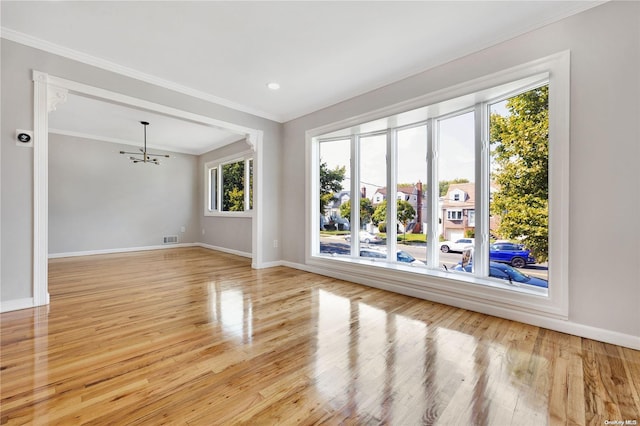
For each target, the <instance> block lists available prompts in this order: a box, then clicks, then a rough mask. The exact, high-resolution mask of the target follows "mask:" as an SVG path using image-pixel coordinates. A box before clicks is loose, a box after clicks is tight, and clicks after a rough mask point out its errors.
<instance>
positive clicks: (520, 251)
mask: <svg viewBox="0 0 640 426" xmlns="http://www.w3.org/2000/svg"><path fill="white" fill-rule="evenodd" d="M489 260H491V261H493V262H502V263H508V264H510V265H511V266H513V267H514V268H524V267H525V266H527V265H528V264H531V263H536V259H535V258H534V257H533V256H532V255H531V252H530V251H529V250H527V249H525V248H524V247H523V246H522V244H516V243H495V244H491V246H490V247H489Z"/></svg>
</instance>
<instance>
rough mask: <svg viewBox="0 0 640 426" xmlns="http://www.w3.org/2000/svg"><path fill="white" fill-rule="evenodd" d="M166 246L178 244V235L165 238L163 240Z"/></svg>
mask: <svg viewBox="0 0 640 426" xmlns="http://www.w3.org/2000/svg"><path fill="white" fill-rule="evenodd" d="M163 242H164V244H176V243H177V242H178V236H177V235H169V236H166V237H164V239H163Z"/></svg>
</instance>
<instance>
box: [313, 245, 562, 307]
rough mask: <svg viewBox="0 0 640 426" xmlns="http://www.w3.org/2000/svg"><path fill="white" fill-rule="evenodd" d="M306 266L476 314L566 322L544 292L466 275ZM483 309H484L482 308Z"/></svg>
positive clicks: (369, 263) (387, 266)
mask: <svg viewBox="0 0 640 426" xmlns="http://www.w3.org/2000/svg"><path fill="white" fill-rule="evenodd" d="M307 265H309V266H312V267H318V272H319V273H321V274H324V275H329V276H334V277H336V278H339V279H345V280H348V281H353V282H357V283H360V284H364V285H368V286H371V287H376V288H382V289H385V290H389V291H394V292H398V293H403V294H407V295H411V296H414V297H420V298H423V299H427V300H433V301H436V302H441V303H446V304H450V305H453V306H459V307H463V308H468V309H474V306H475V305H477V306H478V307H481V308H480V309H477V308H476V309H475V310H478V311H480V312H485V313H488V314H491V315H498V316H501V315H499V313H497V311H494V310H493V309H492V308H496V309H498V310H505V309H506V310H508V311H510V312H516V313H517V312H522V313H527V314H535V315H540V316H544V317H549V318H556V319H567V313H566V312H564V311H563V310H562V309H561V308H560V307H558V306H556V303H554V301H553V300H552V299H551V297H550V296H549V294H548V291H547V289H541V288H537V287H532V286H527V285H522V286H514V285H509V284H506V283H502V282H500V280H494V279H481V278H478V277H474V276H471V275H470V274H466V273H462V272H455V271H449V272H447V271H442V270H437V269H428V268H424V267H421V266H419V265H403V264H400V263H391V262H385V261H380V260H372V259H354V258H350V257H333V256H323V255H318V256H311V257H310V258H309V259H307ZM485 308H486V309H485Z"/></svg>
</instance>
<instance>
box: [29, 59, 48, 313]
mask: <svg viewBox="0 0 640 426" xmlns="http://www.w3.org/2000/svg"><path fill="white" fill-rule="evenodd" d="M48 98H49V96H48V76H47V74H45V73H41V72H38V71H33V305H34V306H42V305H46V304H48V303H49V291H48V289H49V284H48V273H49V268H48V261H47V258H48V248H49V235H48V233H49V133H48V127H49V111H48V108H49V103H48Z"/></svg>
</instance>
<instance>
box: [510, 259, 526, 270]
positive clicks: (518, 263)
mask: <svg viewBox="0 0 640 426" xmlns="http://www.w3.org/2000/svg"><path fill="white" fill-rule="evenodd" d="M511 266H513V267H514V268H524V267H525V266H527V262H525V261H524V259H523V258H521V257H514V258H513V259H511Z"/></svg>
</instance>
